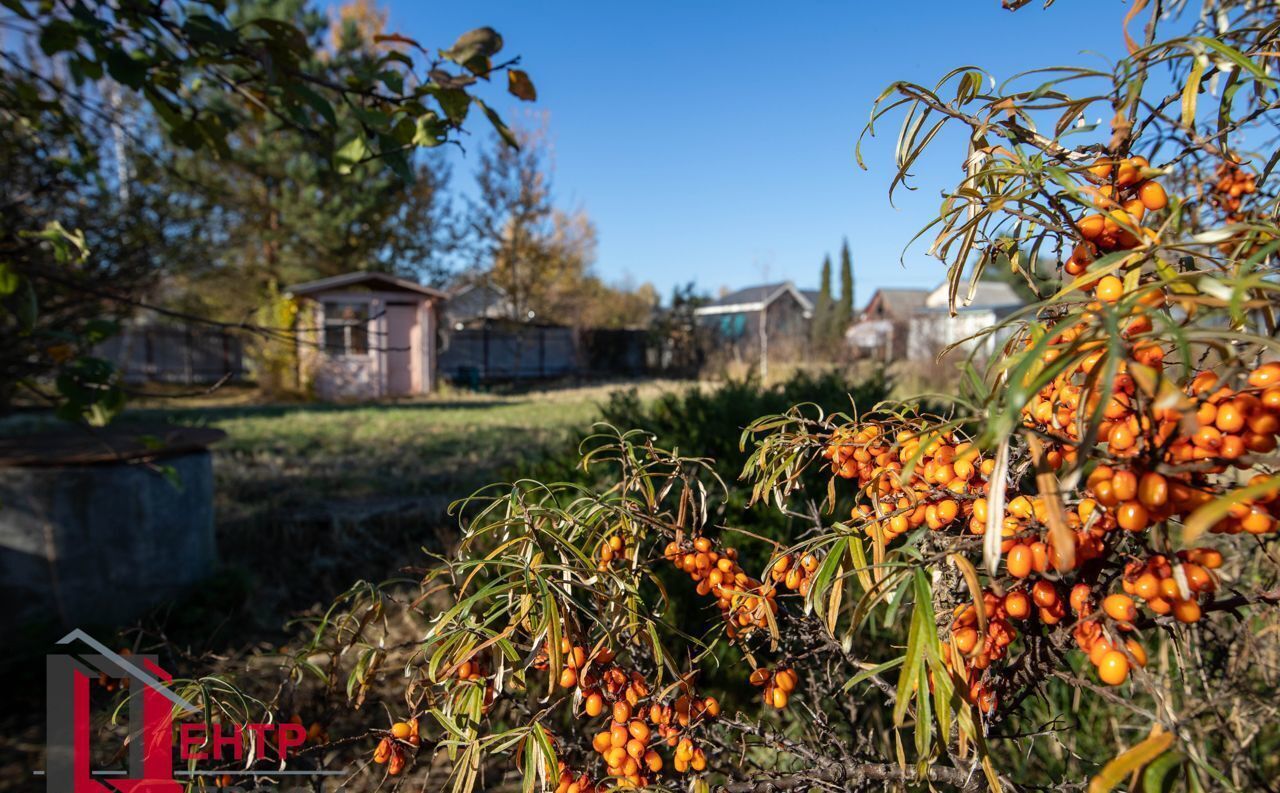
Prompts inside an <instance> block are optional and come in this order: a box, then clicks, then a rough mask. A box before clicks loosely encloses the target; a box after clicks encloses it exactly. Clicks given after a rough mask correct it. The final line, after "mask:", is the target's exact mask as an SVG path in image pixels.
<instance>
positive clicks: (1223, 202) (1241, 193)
mask: <svg viewBox="0 0 1280 793" xmlns="http://www.w3.org/2000/svg"><path fill="white" fill-rule="evenodd" d="M1214 175H1215V176H1217V177H1218V180H1217V181H1216V182H1214V183H1213V186H1212V187H1211V188H1210V189H1209V204H1210V205H1211V206H1213V207H1215V208H1216V209H1219V210H1221V211H1222V213H1223V216H1224V218H1225V219H1226V221H1227V222H1228V223H1239V222H1241V221H1243V220H1245V214H1244V212H1243V211H1242V210H1243V205H1244V197H1245V196H1247V195H1250V194H1252V193H1255V192H1257V190H1258V180H1257V177H1256V176H1254V175H1253V174H1252V173H1249V172H1248V171H1246V170H1244V169H1243V168H1241V167H1240V163H1238V162H1236V161H1234V160H1224V161H1222V162H1221V163H1219V164H1218V168H1217V172H1216V173H1215V174H1214Z"/></svg>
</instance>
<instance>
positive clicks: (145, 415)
mask: <svg viewBox="0 0 1280 793" xmlns="http://www.w3.org/2000/svg"><path fill="white" fill-rule="evenodd" d="M528 402H529V400H527V399H453V400H441V401H431V402H349V403H348V402H295V403H289V402H281V403H277V404H268V405H234V406H228V407H190V408H185V407H184V408H134V409H130V410H129V411H128V412H127V413H126V414H124V415H123V416H122V417H121V418H120V421H121V422H128V421H157V420H168V421H177V422H179V423H183V424H188V423H195V422H197V421H199V422H216V421H226V420H229V419H244V418H263V419H268V418H279V417H281V416H287V415H292V414H304V415H305V414H311V415H317V416H319V415H341V414H345V413H360V412H367V411H379V410H403V411H413V412H417V411H423V412H439V411H445V410H492V409H493V408H496V407H511V406H515V405H523V404H527V403H528Z"/></svg>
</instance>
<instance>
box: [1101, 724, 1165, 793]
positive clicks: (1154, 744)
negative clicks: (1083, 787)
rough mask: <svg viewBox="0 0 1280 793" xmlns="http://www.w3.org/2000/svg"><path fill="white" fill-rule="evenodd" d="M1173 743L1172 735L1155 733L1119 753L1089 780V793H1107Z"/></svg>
mask: <svg viewBox="0 0 1280 793" xmlns="http://www.w3.org/2000/svg"><path fill="white" fill-rule="evenodd" d="M1171 743H1173V733H1168V732H1165V733H1159V734H1157V733H1155V732H1154V731H1153V733H1152V735H1151V736H1150V737H1148V738H1147V739H1146V740H1144V741H1143V742H1142V743H1140V744H1138V745H1137V746H1134V747H1133V748H1131V749H1129V750H1127V751H1125V752H1122V753H1120V754H1119V755H1117V756H1116V757H1115V758H1113V759H1112V760H1111V761H1110V762H1108V763H1107V764H1106V765H1104V766H1103V767H1102V770H1101V771H1099V772H1098V775H1097V776H1095V777H1094V778H1093V779H1091V780H1089V793H1107V791H1109V790H1113V789H1114V788H1115V787H1116V785H1119V784H1120V783H1121V782H1123V781H1124V779H1125V777H1127V776H1128V775H1129V774H1131V773H1133V772H1134V771H1137V770H1138V769H1139V768H1142V767H1143V766H1144V765H1146V764H1147V763H1150V762H1151V761H1152V760H1154V759H1156V758H1157V757H1159V756H1160V755H1162V754H1164V752H1165V750H1166V749H1168V748H1169V745H1170V744H1171Z"/></svg>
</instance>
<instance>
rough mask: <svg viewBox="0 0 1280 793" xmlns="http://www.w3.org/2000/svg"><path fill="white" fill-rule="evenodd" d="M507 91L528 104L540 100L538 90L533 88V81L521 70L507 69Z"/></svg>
mask: <svg viewBox="0 0 1280 793" xmlns="http://www.w3.org/2000/svg"><path fill="white" fill-rule="evenodd" d="M507 90H508V91H510V92H511V95H512V96H515V97H517V98H519V99H523V100H524V101H526V102H534V101H537V99H538V89H536V88H534V87H533V81H532V80H530V79H529V75H527V74H525V73H524V71H523V70H521V69H507Z"/></svg>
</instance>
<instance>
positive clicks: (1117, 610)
mask: <svg viewBox="0 0 1280 793" xmlns="http://www.w3.org/2000/svg"><path fill="white" fill-rule="evenodd" d="M1102 610H1103V611H1104V612H1106V614H1107V616H1108V617H1110V618H1111V619H1113V620H1117V621H1119V622H1133V621H1134V620H1135V619H1137V617H1138V611H1137V609H1135V608H1134V606H1133V598H1131V597H1129V596H1128V595H1121V594H1118V593H1117V594H1113V595H1107V596H1106V598H1104V599H1103V601H1102Z"/></svg>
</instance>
